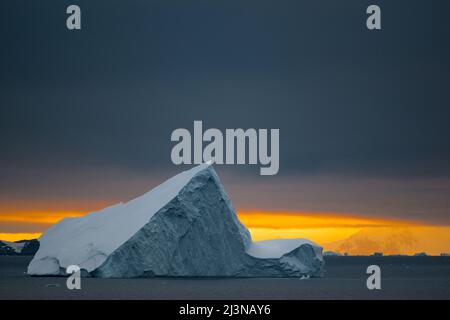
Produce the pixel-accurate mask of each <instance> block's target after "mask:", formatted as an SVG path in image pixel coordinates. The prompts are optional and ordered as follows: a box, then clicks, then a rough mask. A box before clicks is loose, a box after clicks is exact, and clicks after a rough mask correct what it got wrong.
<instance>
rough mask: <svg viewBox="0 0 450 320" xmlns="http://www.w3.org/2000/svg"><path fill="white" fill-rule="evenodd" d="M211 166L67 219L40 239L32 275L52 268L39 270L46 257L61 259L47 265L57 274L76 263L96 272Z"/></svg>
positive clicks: (199, 168)
mask: <svg viewBox="0 0 450 320" xmlns="http://www.w3.org/2000/svg"><path fill="white" fill-rule="evenodd" d="M210 165H211V163H205V164H202V165H199V166H196V167H194V168H192V169H190V170H186V171H184V172H182V173H180V174H178V175H176V176H174V177H172V178H170V179H169V180H167V181H165V182H164V183H162V184H160V185H159V186H157V187H156V188H154V189H152V190H151V191H149V192H147V193H145V194H143V195H142V196H140V197H137V198H135V199H133V200H131V201H129V202H127V203H119V204H116V205H113V206H110V207H107V208H105V209H103V210H100V211H97V212H92V213H89V214H87V215H85V216H83V217H79V218H64V219H63V220H61V221H60V222H59V223H57V224H56V225H54V226H53V227H51V228H50V229H49V230H47V232H45V233H44V234H43V235H42V236H41V237H40V238H39V242H40V249H39V251H38V252H37V253H36V255H35V257H34V259H33V261H32V262H31V264H30V265H29V267H28V271H29V273H31V274H41V271H42V272H44V271H45V273H47V271H46V270H48V267H47V268H43V269H45V270H39V265H40V264H39V263H34V262H37V261H39V260H40V259H46V258H49V259H51V260H53V259H56V260H57V263H55V262H54V261H48V262H46V265H47V266H48V265H52V266H53V269H54V270H53V271H54V274H59V272H60V270H59V267H62V268H67V267H68V266H69V265H72V264H76V265H78V266H79V267H80V268H81V269H85V270H86V271H88V272H90V271H92V270H94V269H96V268H97V267H99V266H100V265H101V264H102V263H103V262H104V261H105V260H106V258H107V257H108V255H109V254H111V253H112V252H113V251H114V250H116V249H117V248H119V247H120V246H121V245H122V244H123V243H124V242H126V241H127V240H128V239H129V238H130V237H131V236H133V235H134V234H135V233H136V232H137V231H139V230H140V229H141V228H142V226H143V225H145V224H146V223H147V222H148V221H149V220H150V219H151V218H152V217H153V215H154V214H155V213H156V212H157V211H158V210H160V209H161V208H162V207H164V206H165V205H166V204H167V203H168V202H170V201H171V200H172V199H173V198H175V197H176V196H177V195H178V193H179V192H180V190H181V189H182V188H183V187H184V186H185V185H186V184H187V183H188V182H189V181H190V180H191V179H192V177H194V176H195V175H196V174H197V173H198V172H200V171H202V170H204V169H205V168H207V167H209V166H210ZM105 235H108V236H105ZM61 243H64V246H61V245H60V244H61ZM50 257H51V258H50ZM58 264H59V265H58ZM35 267H36V268H35Z"/></svg>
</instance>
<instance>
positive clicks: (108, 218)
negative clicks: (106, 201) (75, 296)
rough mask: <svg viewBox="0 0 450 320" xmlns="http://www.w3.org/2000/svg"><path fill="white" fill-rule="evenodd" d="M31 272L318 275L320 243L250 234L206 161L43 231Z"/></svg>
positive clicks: (169, 274) (177, 275) (319, 270)
mask: <svg viewBox="0 0 450 320" xmlns="http://www.w3.org/2000/svg"><path fill="white" fill-rule="evenodd" d="M39 242H40V248H39V251H38V252H37V253H36V255H35V257H34V258H33V260H32V261H31V263H30V265H29V266H28V273H29V274H31V275H65V268H67V266H69V265H73V264H74V265H78V266H79V267H80V268H81V269H82V270H84V273H88V274H89V275H90V276H94V277H114V278H123V277H127V278H128V277H154V276H173V277H185V276H186V277H189V276H191V277H196V276H198V277H200V276H225V277H291V276H295V277H297V276H302V275H310V276H319V275H320V274H321V271H322V267H323V259H322V248H321V247H319V246H317V245H316V244H314V243H312V242H310V241H307V240H303V239H289V240H288V239H278V240H270V241H260V242H252V241H251V237H250V233H249V232H248V230H247V229H246V228H245V227H244V226H243V225H242V224H241V223H240V222H239V220H238V218H237V216H236V213H235V211H234V209H233V207H232V205H231V202H230V200H229V198H228V196H227V195H226V193H225V191H224V189H223V187H222V184H221V183H220V180H219V178H218V176H217V174H216V173H215V171H214V169H213V168H212V166H211V165H209V164H203V165H200V166H197V167H194V168H192V169H191V170H188V171H184V172H182V173H181V174H179V175H177V176H175V177H173V178H171V179H169V180H167V181H166V182H164V183H162V184H161V185H159V186H158V187H156V188H155V189H153V190H151V191H149V192H148V193H146V194H144V195H142V196H140V197H138V198H136V199H134V200H132V201H130V202H128V203H120V204H117V205H114V206H111V207H108V208H105V209H103V210H101V211H98V212H93V213H90V214H87V215H85V216H83V217H80V218H66V219H63V220H62V221H60V222H59V223H57V224H56V225H54V226H53V227H52V228H50V229H49V230H48V231H47V232H45V233H44V234H43V235H42V236H41V238H40V239H39Z"/></svg>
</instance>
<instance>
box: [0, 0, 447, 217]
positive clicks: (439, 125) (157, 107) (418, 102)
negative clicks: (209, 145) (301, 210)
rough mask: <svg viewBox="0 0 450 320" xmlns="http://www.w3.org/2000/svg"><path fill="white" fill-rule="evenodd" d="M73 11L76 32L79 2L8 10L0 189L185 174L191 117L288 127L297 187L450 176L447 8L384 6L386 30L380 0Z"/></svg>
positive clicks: (144, 4)
mask: <svg viewBox="0 0 450 320" xmlns="http://www.w3.org/2000/svg"><path fill="white" fill-rule="evenodd" d="M77 3H78V4H79V5H80V6H81V8H82V30H81V31H79V32H70V31H68V30H67V29H66V28H65V18H66V14H65V8H66V7H67V6H68V5H69V4H72V2H70V1H58V2H57V3H55V2H54V1H49V0H45V1H33V2H30V1H23V0H22V1H14V2H2V3H1V4H0V27H1V28H0V32H1V36H2V37H1V38H2V42H3V43H2V50H1V52H0V57H1V59H0V68H1V72H0V105H1V107H0V150H1V157H0V166H1V167H2V168H8V172H7V173H6V172H3V173H0V175H1V176H3V177H7V179H2V180H1V182H0V190H8V191H9V192H14V191H17V192H20V189H21V188H24V185H25V184H26V182H27V181H29V180H30V176H28V177H26V178H23V175H21V174H20V173H21V172H24V170H30V168H32V169H31V170H33V172H35V171H36V170H37V171H39V170H40V169H42V170H43V172H44V173H45V174H44V176H45V177H47V178H45V177H44V178H42V179H43V180H45V179H47V181H54V180H55V179H56V180H58V181H60V182H61V183H59V184H62V182H63V181H64V175H63V174H61V172H60V170H58V171H57V172H56V173H55V171H54V170H52V168H53V167H55V166H58V167H63V168H67V170H68V171H71V172H74V174H76V172H81V173H82V172H87V170H95V169H96V168H98V170H101V168H103V167H108V168H110V167H117V168H120V170H125V171H127V170H128V171H131V172H138V173H142V174H143V175H146V176H148V175H149V174H150V173H152V172H160V171H161V170H163V171H164V170H165V171H167V172H169V171H170V172H172V171H176V170H177V169H178V168H176V169H174V167H173V165H172V164H171V162H170V150H171V147H172V144H171V142H170V138H169V137H170V133H171V132H172V131H173V130H174V129H176V128H179V127H186V128H192V124H193V121H194V120H203V122H204V126H205V127H217V128H220V129H225V128H235V127H243V128H248V127H255V128H280V137H281V141H280V144H281V149H280V152H281V155H280V176H281V177H282V178H286V179H288V178H289V177H291V176H292V175H305V174H306V175H309V174H318V175H322V176H324V175H325V176H326V175H328V174H332V175H341V176H343V177H344V178H345V177H348V176H364V177H366V176H370V177H377V176H383V177H384V178H386V179H390V178H399V177H401V179H414V178H417V177H421V178H424V179H426V178H432V177H434V178H436V177H442V176H449V173H450V166H449V163H450V145H449V137H450V126H448V119H449V118H450V111H449V108H448V106H449V105H450V91H449V90H448V88H449V87H450V72H449V71H450V43H449V41H448V39H449V36H450V34H449V33H450V31H449V30H450V27H449V22H448V17H447V16H446V14H447V13H448V12H449V9H450V4H449V2H448V1H444V0H441V1H433V2H430V1H425V0H422V1H406V0H404V1H377V3H378V4H379V5H380V6H381V8H382V19H383V20H382V27H383V29H382V30H381V31H377V32H369V31H368V30H367V29H366V28H365V14H364V12H365V8H366V7H367V6H368V5H369V4H372V2H371V1H360V0H352V1H345V2H343V1H340V2H338V1H332V0H327V1H325V0H321V1H297V0H295V1H294V0H289V1H287V0H286V1H273V0H272V1H269V0H263V1H249V0H244V1H230V0H227V1H214V2H211V1H206V0H197V1H189V2H186V1H181V0H179V1H175V0H171V1H167V0H164V1H162V0H161V1H136V0H133V1H123V0H122V1H118V0H114V1H95V2H93V1H77ZM0 170H5V169H0ZM231 170H232V171H234V172H235V173H237V172H239V173H240V172H241V171H249V175H250V174H251V175H253V174H254V175H255V176H251V179H253V180H257V179H265V178H263V177H259V176H256V175H257V173H258V171H257V170H256V169H255V168H248V167H244V168H237V167H233V168H232V169H231ZM121 172H122V171H121ZM55 174H57V178H55V177H54V176H55ZM50 176H53V178H50ZM266 179H270V178H266ZM43 180H42V181H43ZM35 184H36V183H33V185H35ZM55 184H58V183H57V182H55ZM440 192H441V193H442V194H443V196H444V192H445V190H444V189H441V191H440ZM405 201H406V200H405ZM442 214H444V215H448V212H447V211H446V212H444V213H441V215H442Z"/></svg>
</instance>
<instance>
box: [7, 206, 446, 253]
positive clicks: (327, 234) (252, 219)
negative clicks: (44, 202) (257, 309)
mask: <svg viewBox="0 0 450 320" xmlns="http://www.w3.org/2000/svg"><path fill="white" fill-rule="evenodd" d="M95 209H98V208H95ZM2 211H3V210H2ZM85 213H86V212H83V211H64V210H59V211H58V210H55V211H54V212H52V213H48V211H47V212H45V211H32V212H14V213H11V211H10V212H9V213H6V212H4V213H2V212H0V240H5V241H17V240H23V239H33V238H38V237H39V236H40V233H39V232H30V233H26V232H20V233H14V232H5V230H2V223H3V224H9V225H11V224H12V225H14V226H16V228H15V229H18V230H20V228H21V226H30V225H32V226H34V228H36V229H37V230H36V231H41V232H43V231H45V229H47V228H48V227H50V226H51V225H52V224H54V223H57V222H58V221H59V220H61V219H63V218H65V217H78V216H82V215H84V214H85ZM237 214H238V217H239V220H240V221H241V222H242V223H243V224H244V225H245V226H246V227H247V228H248V229H249V231H250V233H251V235H252V238H253V240H256V241H259V240H267V239H274V238H306V239H309V240H312V241H314V242H316V243H318V244H320V245H322V246H323V247H324V250H333V251H335V250H336V251H339V252H341V251H342V252H341V253H343V252H344V251H345V252H348V253H349V254H372V253H373V252H374V251H377V250H379V251H381V250H382V251H383V252H384V253H385V254H412V253H415V252H422V251H425V252H427V253H429V254H439V253H441V252H450V227H446V226H444V227H439V226H428V225H425V224H423V223H418V222H415V221H403V220H392V219H384V218H369V217H362V216H356V215H348V214H341V213H326V212H318V213H313V212H271V211H256V210H252V211H245V210H243V211H238V212H237ZM33 231H34V230H33Z"/></svg>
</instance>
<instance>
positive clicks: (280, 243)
mask: <svg viewBox="0 0 450 320" xmlns="http://www.w3.org/2000/svg"><path fill="white" fill-rule="evenodd" d="M303 244H310V245H312V246H313V247H319V246H318V245H317V244H315V243H313V242H311V241H309V240H306V239H301V238H297V239H273V240H264V241H255V242H253V243H252V244H250V246H249V247H248V248H247V250H246V252H247V254H249V255H251V256H252V257H255V258H261V259H270V258H281V257H282V256H283V255H285V254H286V253H289V252H291V251H293V250H295V249H297V248H298V247H300V246H301V245H303ZM319 248H320V247H319Z"/></svg>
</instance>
